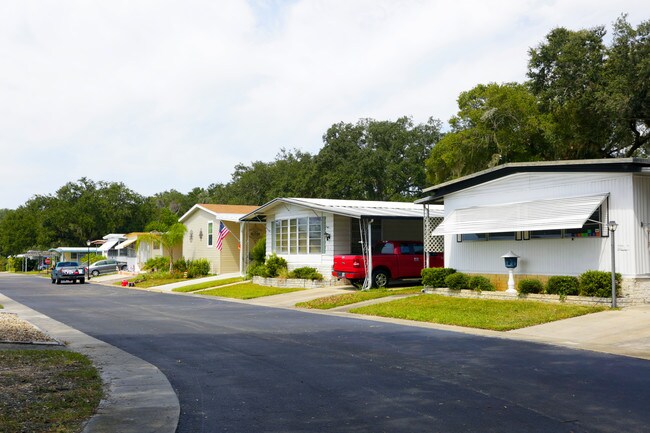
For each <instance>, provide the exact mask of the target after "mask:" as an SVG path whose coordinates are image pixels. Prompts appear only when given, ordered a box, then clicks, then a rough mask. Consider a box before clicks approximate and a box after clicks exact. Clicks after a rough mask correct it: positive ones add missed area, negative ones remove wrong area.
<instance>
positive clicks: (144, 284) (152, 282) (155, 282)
mask: <svg viewBox="0 0 650 433" xmlns="http://www.w3.org/2000/svg"><path fill="white" fill-rule="evenodd" d="M125 280H127V281H129V282H135V285H136V287H141V288H143V289H147V288H149V287H156V286H163V285H165V284H172V283H178V282H179V281H187V278H150V279H147V280H144V281H139V280H138V279H137V277H135V278H128V279H127V278H125ZM113 285H114V286H121V285H122V281H117V282H115V283H113Z"/></svg>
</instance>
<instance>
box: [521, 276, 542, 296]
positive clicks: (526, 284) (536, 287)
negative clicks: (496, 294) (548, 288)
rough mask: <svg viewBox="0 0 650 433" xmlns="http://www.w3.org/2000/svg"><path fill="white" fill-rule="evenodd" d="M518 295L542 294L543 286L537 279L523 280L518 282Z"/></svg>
mask: <svg viewBox="0 0 650 433" xmlns="http://www.w3.org/2000/svg"><path fill="white" fill-rule="evenodd" d="M517 287H518V288H519V293H520V294H522V295H525V294H527V293H542V291H543V290H544V285H543V284H542V282H541V281H539V280H538V279H537V278H524V279H523V280H519V284H518V285H517Z"/></svg>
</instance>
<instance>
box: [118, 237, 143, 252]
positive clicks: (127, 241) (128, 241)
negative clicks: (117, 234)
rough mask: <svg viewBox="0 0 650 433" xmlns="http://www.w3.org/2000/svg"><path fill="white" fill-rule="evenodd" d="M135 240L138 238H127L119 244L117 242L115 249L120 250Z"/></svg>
mask: <svg viewBox="0 0 650 433" xmlns="http://www.w3.org/2000/svg"><path fill="white" fill-rule="evenodd" d="M137 240H138V238H132V239H127V240H125V241H124V242H122V243H121V244H118V245H117V246H116V247H115V249H116V250H121V249H122V248H126V247H128V246H129V245H131V244H132V243H133V242H135V241H137Z"/></svg>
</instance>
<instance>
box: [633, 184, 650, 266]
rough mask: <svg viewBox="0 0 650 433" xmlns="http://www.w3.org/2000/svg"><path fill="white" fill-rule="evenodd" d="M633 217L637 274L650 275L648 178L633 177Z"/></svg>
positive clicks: (649, 198)
mask: <svg viewBox="0 0 650 433" xmlns="http://www.w3.org/2000/svg"><path fill="white" fill-rule="evenodd" d="M634 217H635V220H634V222H633V224H634V226H635V227H636V234H635V241H634V244H635V246H634V249H635V250H636V255H635V257H636V263H635V265H636V268H637V273H638V274H639V275H650V177H648V176H638V175H637V176H634ZM641 224H643V227H642V226H641Z"/></svg>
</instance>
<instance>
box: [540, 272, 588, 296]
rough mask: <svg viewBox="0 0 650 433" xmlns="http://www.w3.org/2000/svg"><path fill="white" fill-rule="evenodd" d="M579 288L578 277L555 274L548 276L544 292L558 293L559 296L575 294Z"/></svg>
mask: <svg viewBox="0 0 650 433" xmlns="http://www.w3.org/2000/svg"><path fill="white" fill-rule="evenodd" d="M579 290H580V282H579V281H578V277H570V276H565V275H555V276H553V277H550V278H549V279H548V282H547V283H546V293H548V294H550V295H560V296H561V297H564V296H570V295H577V294H578V293H579Z"/></svg>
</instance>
